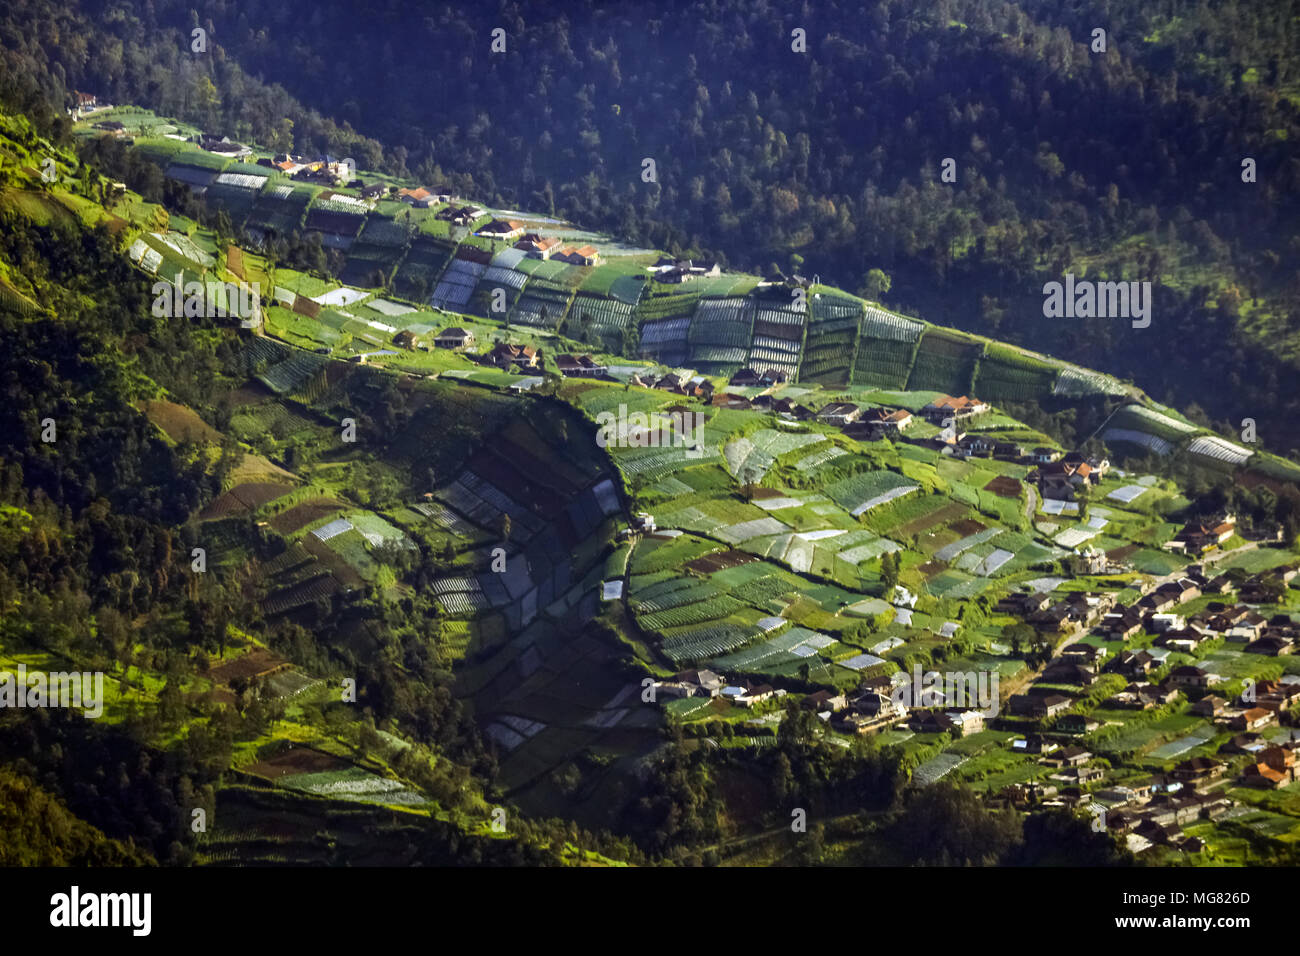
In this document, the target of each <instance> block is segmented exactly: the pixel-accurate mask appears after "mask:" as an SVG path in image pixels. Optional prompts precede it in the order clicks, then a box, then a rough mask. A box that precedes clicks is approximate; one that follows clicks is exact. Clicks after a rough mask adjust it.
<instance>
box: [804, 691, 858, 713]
mask: <svg viewBox="0 0 1300 956" xmlns="http://www.w3.org/2000/svg"><path fill="white" fill-rule="evenodd" d="M799 706H800V707H802V708H803V709H804V710H811V711H813V712H814V713H816V714H826V713H831V714H833V713H835V712H836V711H840V710H843V709H844V708H845V707H847V706H848V700H847V699H846V698H845V696H844V695H843V694H834V693H831V692H830V691H828V690H819V691H815V692H814V693H811V694H808V695H807V696H806V697H804V699H803V700H801V701H800V702H799Z"/></svg>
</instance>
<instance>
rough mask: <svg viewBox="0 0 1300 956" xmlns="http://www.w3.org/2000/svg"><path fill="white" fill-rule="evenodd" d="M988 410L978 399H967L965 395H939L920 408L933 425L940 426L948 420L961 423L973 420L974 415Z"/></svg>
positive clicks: (987, 406)
mask: <svg viewBox="0 0 1300 956" xmlns="http://www.w3.org/2000/svg"><path fill="white" fill-rule="evenodd" d="M988 410H989V404H988V403H987V402H982V401H980V400H979V399H978V398H968V397H967V396H965V395H959V396H956V397H954V396H952V395H941V396H939V397H938V398H936V399H935V400H934V401H932V402H930V403H929V404H928V405H926V406H925V407H924V408H922V409H921V414H922V415H924V416H925V417H926V418H927V419H928V420H929V421H931V422H933V423H934V424H936V425H942V424H943V423H944V421H945V420H947V419H950V418H951V419H952V420H953V421H961V420H963V419H968V418H974V417H975V416H976V415H982V414H984V413H985V412H987V411H988Z"/></svg>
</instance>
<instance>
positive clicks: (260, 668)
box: [207, 647, 289, 684]
mask: <svg viewBox="0 0 1300 956" xmlns="http://www.w3.org/2000/svg"><path fill="white" fill-rule="evenodd" d="M288 666H289V662H288V661H287V660H285V659H284V658H283V657H279V656H277V655H275V654H272V653H271V652H270V651H268V650H267V649H266V648H264V647H255V648H253V649H252V650H251V651H249V652H248V653H247V654H242V655H240V656H239V657H236V658H235V659H234V660H232V661H226V662H224V663H222V664H218V665H217V666H216V667H213V668H212V669H211V670H209V671H208V673H207V677H208V678H209V679H210V680H211V681H212V682H213V683H214V684H229V683H230V682H231V681H232V680H235V679H237V678H240V677H242V678H244V679H248V678H250V677H260V676H262V675H263V674H270V673H272V672H273V671H277V670H279V669H280V668H281V667H288Z"/></svg>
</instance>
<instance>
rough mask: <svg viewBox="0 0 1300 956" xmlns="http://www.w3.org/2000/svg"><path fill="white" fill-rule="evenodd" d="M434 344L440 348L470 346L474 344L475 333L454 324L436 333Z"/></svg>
mask: <svg viewBox="0 0 1300 956" xmlns="http://www.w3.org/2000/svg"><path fill="white" fill-rule="evenodd" d="M433 344H434V345H435V346H437V347H438V348H440V349H463V348H468V347H469V346H471V345H473V344H474V333H473V332H470V331H468V330H466V329H462V328H460V327H459V326H455V325H453V326H451V327H450V328H446V329H443V330H442V331H441V332H439V333H438V334H437V335H435V336H434V337H433Z"/></svg>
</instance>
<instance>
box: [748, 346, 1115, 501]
mask: <svg viewBox="0 0 1300 956" xmlns="http://www.w3.org/2000/svg"><path fill="white" fill-rule="evenodd" d="M785 380H786V374H785V373H784V372H779V371H776V370H768V371H765V372H763V373H761V374H760V373H759V372H757V371H755V370H754V369H752V368H742V369H740V370H739V371H738V372H736V373H735V374H734V375H733V376H732V377H731V381H730V384H731V385H733V386H736V387H741V388H750V387H761V388H766V389H771V388H773V387H774V386H776V385H778V384H780V383H782V382H784V381H785ZM726 404H727V406H728V407H730V408H740V409H757V410H760V411H772V412H775V413H776V414H778V415H781V416H782V417H785V418H789V419H792V420H795V421H807V420H809V419H813V418H815V419H817V420H818V421H821V422H824V423H825V424H827V425H832V426H835V427H837V428H839V429H841V430H842V431H843V432H844V434H845V436H846V437H848V438H851V439H853V440H855V441H878V440H880V439H882V438H889V439H892V440H895V441H899V440H901V441H907V442H910V443H913V444H917V445H921V446H923V447H927V448H933V449H937V450H939V451H940V452H942V453H943V454H945V455H951V456H953V457H955V458H980V457H982V458H997V459H1000V460H1004V461H1015V462H1021V463H1026V464H1033V465H1038V466H1040V467H1039V469H1037V470H1036V471H1035V472H1033V473H1031V475H1030V477H1031V478H1033V479H1034V480H1036V481H1038V482H1039V486H1040V488H1044V489H1046V492H1045V495H1044V496H1045V497H1055V498H1073V497H1074V494H1075V489H1076V486H1077V484H1078V483H1079V482H1082V481H1092V482H1099V481H1101V479H1102V477H1103V476H1104V475H1105V474H1106V472H1107V471H1108V470H1109V468H1110V462H1108V461H1106V460H1105V459H1095V458H1084V457H1083V456H1082V455H1079V454H1077V453H1074V454H1071V455H1067V456H1065V457H1064V459H1062V460H1061V461H1057V459H1060V458H1061V452H1059V451H1056V450H1055V449H1052V448H1026V447H1024V446H1023V445H1020V444H1018V443H1016V442H1009V441H1003V440H1000V439H998V438H996V437H995V436H994V434H991V433H990V434H981V433H975V434H968V433H966V432H965V431H963V430H962V427H961V426H962V425H963V424H964V423H966V422H968V421H970V420H971V419H973V418H975V417H976V416H979V415H983V414H984V413H986V412H988V411H989V409H990V406H989V404H988V403H987V402H984V401H981V400H980V399H978V398H972V397H970V396H967V395H959V396H953V395H941V396H939V397H938V398H936V399H935V400H934V401H932V402H930V403H929V404H927V405H926V406H925V407H924V408H922V409H921V410H920V412H919V417H921V418H923V419H925V420H926V421H928V422H930V423H931V424H934V425H940V426H941V430H940V432H939V434H937V435H932V436H930V437H926V438H920V437H915V438H914V437H912V436H910V435H908V429H909V428H910V427H911V426H912V424H913V423H914V422H915V421H916V419H917V417H918V416H916V415H913V414H912V413H911V412H910V411H908V410H907V409H905V408H864V407H862V406H860V405H857V404H855V403H853V402H831V403H829V404H827V405H825V406H823V407H822V408H821V409H820V410H818V411H817V412H812V411H810V410H809V409H807V408H805V407H804V406H802V405H798V404H796V403H795V402H793V401H791V400H790V399H778V398H775V397H773V396H772V395H770V394H766V393H765V394H760V395H758V396H755V397H754V398H752V399H747V398H744V397H742V396H739V395H730V394H728V395H727V396H726ZM1043 469H1047V470H1046V471H1045V472H1044V471H1043ZM1058 476H1059V477H1058ZM1011 482H1014V484H1013V485H1011V487H1009V488H1005V489H1000V490H999V492H998V493H1001V494H1006V495H1008V496H1010V497H1018V496H1019V493H1020V484H1019V482H1018V481H1015V479H1007V481H1006V482H1005V483H1011Z"/></svg>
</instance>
